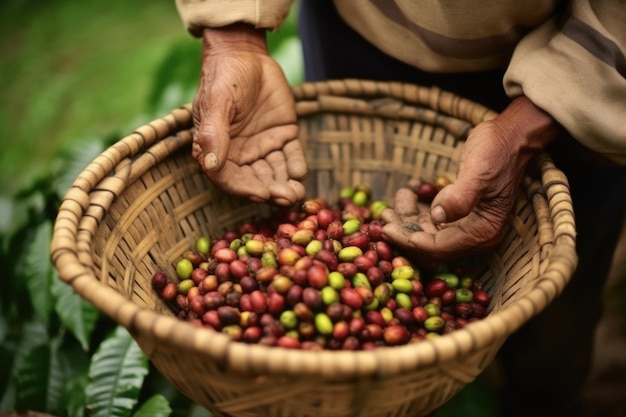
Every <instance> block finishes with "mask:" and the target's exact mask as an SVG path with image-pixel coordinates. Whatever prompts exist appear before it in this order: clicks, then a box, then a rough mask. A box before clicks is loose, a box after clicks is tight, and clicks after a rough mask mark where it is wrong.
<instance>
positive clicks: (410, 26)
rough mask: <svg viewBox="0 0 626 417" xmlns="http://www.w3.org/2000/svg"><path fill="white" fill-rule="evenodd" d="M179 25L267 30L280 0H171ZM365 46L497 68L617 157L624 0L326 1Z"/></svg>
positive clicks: (429, 60)
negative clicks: (244, 24) (247, 25)
mask: <svg viewBox="0 0 626 417" xmlns="http://www.w3.org/2000/svg"><path fill="white" fill-rule="evenodd" d="M175 1H176V4H177V8H178V10H179V13H180V15H181V18H182V20H183V22H184V24H185V25H186V27H187V28H188V29H189V30H190V31H191V32H192V33H193V34H194V35H197V34H198V33H199V32H198V31H199V30H200V29H201V28H202V27H205V26H210V27H219V26H223V25H226V24H229V23H234V22H238V21H244V22H248V23H251V24H253V25H255V26H256V27H264V28H268V29H274V28H275V27H277V26H278V25H279V24H280V21H281V20H282V19H283V18H284V16H286V15H287V14H288V12H289V7H290V5H291V2H290V1H288V0H232V1H231V0H175ZM334 4H335V6H336V8H337V11H338V12H339V14H340V16H341V17H342V18H343V19H344V20H345V22H346V23H347V24H348V25H349V26H351V27H352V28H353V29H354V30H356V31H357V32H358V33H359V34H361V36H363V37H364V38H365V39H367V40H368V41H369V42H370V43H372V44H373V45H374V46H376V47H377V48H379V49H380V50H381V51H383V52H385V53H386V54H387V55H389V56H392V57H394V58H396V59H398V60H399V61H402V62H405V63H407V64H409V65H412V66H415V67H417V68H420V69H421V70H424V71H431V72H439V73H450V72H471V71H485V70H493V69H497V68H502V69H506V70H507V72H506V75H505V78H504V80H503V83H504V86H505V88H506V91H507V94H508V95H509V96H511V97H513V96H517V95H521V94H524V95H526V96H528V97H529V98H531V100H532V101H533V102H534V103H535V104H536V105H538V106H539V107H541V108H543V109H544V110H545V111H547V112H548V113H550V114H551V115H552V116H553V117H554V118H555V119H557V120H558V121H559V122H560V123H561V124H562V125H563V126H564V127H565V128H566V129H567V130H568V131H569V132H570V133H571V134H572V135H573V136H574V137H576V138H577V139H578V140H579V141H580V142H581V143H583V144H584V145H586V146H587V147H588V148H590V149H593V150H594V151H596V152H597V153H599V154H601V155H604V156H606V157H607V158H608V159H610V160H613V161H615V162H618V163H620V164H624V165H626V123H624V120H625V119H626V79H625V74H626V58H625V51H626V2H625V1H624V0H574V1H569V2H568V1H562V0H524V1H519V0H335V1H334Z"/></svg>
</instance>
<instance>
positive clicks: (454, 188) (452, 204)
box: [430, 177, 482, 223]
mask: <svg viewBox="0 0 626 417" xmlns="http://www.w3.org/2000/svg"><path fill="white" fill-rule="evenodd" d="M481 194H482V189H481V188H480V187H479V186H478V184H477V183H476V181H471V180H465V179H464V178H463V177H459V178H458V179H457V180H456V181H455V182H453V183H452V184H449V185H447V186H445V187H444V188H442V189H441V191H439V192H438V193H437V195H436V196H435V198H434V199H433V202H432V204H431V205H430V206H431V213H430V214H431V217H432V220H433V221H434V222H435V223H450V222H453V221H456V220H459V219H461V218H463V217H465V216H467V215H468V214H470V212H471V211H472V209H473V208H474V206H476V203H477V202H478V200H479V199H480V197H481Z"/></svg>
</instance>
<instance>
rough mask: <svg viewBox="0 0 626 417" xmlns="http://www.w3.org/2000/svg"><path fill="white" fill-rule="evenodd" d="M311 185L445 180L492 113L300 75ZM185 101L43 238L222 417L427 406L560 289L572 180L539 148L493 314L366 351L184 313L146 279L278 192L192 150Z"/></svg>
mask: <svg viewBox="0 0 626 417" xmlns="http://www.w3.org/2000/svg"><path fill="white" fill-rule="evenodd" d="M293 94H294V96H295V98H296V103H297V110H298V115H299V138H300V140H301V141H302V143H303V146H304V148H305V149H306V155H307V159H308V162H309V171H310V174H309V176H308V177H307V179H306V180H305V185H306V187H307V190H308V193H309V194H310V195H311V196H322V197H326V198H328V199H329V200H330V201H333V199H335V198H336V197H337V195H338V192H339V190H340V189H341V188H342V187H344V186H347V185H356V184H369V185H371V187H372V191H373V195H374V198H384V199H386V200H388V201H391V199H392V197H393V194H394V192H395V190H396V189H397V188H399V187H401V186H404V185H406V182H407V180H408V179H410V178H420V177H422V178H427V179H432V178H434V177H435V176H436V175H438V174H445V175H447V176H449V177H450V178H452V179H454V178H455V175H456V170H457V161H458V159H459V156H460V152H461V150H462V147H463V140H464V139H465V138H466V137H467V134H468V133H469V132H470V130H471V129H472V127H473V126H475V125H476V124H478V123H480V122H481V121H483V120H488V119H490V118H493V117H494V116H495V113H494V112H492V111H490V110H488V109H486V108H484V107H483V106H481V105H478V104H476V103H473V102H471V101H468V100H466V99H463V98H460V97H458V96H455V95H453V94H450V93H447V92H443V91H440V90H438V89H437V88H425V87H420V86H415V85H409V84H401V83H384V82H372V81H364V80H336V81H328V82H317V83H305V84H302V85H300V86H296V87H293ZM192 134H193V130H192V121H191V107H190V106H189V105H186V106H184V107H181V108H179V109H175V110H173V111H172V112H171V113H170V114H168V115H166V116H165V117H163V118H161V119H158V120H155V121H153V122H151V123H149V124H147V125H144V126H141V127H139V128H138V129H137V130H136V131H134V132H133V133H131V134H130V135H128V136H126V137H124V138H122V139H120V140H119V141H118V142H117V143H115V144H114V145H113V146H111V147H110V148H109V149H107V150H106V151H104V152H103V153H102V154H101V155H99V156H98V157H97V158H96V159H95V160H94V161H93V162H92V163H91V164H89V165H88V166H87V167H86V168H85V169H84V171H83V172H81V173H80V174H79V176H78V177H77V178H76V180H75V182H74V183H73V185H72V187H71V188H70V189H69V190H68V191H67V194H66V196H65V198H64V200H63V202H62V205H61V208H60V210H59V214H58V217H57V220H56V223H55V228H54V235H53V240H52V245H51V256H52V260H53V262H54V264H55V266H56V268H57V270H58V272H59V276H60V278H61V279H62V280H63V281H65V282H66V283H67V284H69V285H71V286H72V287H73V288H74V289H75V291H76V292H77V293H78V294H80V295H81V296H82V297H84V298H85V299H86V300H88V301H89V302H91V303H93V304H94V305H95V306H96V307H97V308H99V309H100V310H101V311H103V312H104V313H106V314H107V315H108V316H110V317H111V318H112V319H113V320H115V321H116V322H118V323H120V324H121V325H123V326H124V327H126V328H127V329H128V330H129V331H130V332H131V334H132V335H133V337H134V338H135V340H136V341H137V342H138V344H139V345H140V346H141V348H142V349H143V351H144V352H145V353H146V354H147V355H148V356H149V358H150V359H151V361H152V362H153V363H154V365H155V366H156V367H157V369H159V371H160V372H161V373H162V374H163V375H165V376H166V377H167V378H168V379H169V380H170V381H172V383H174V384H175V385H176V386H177V387H178V388H179V389H180V390H181V392H183V393H184V394H186V395H187V396H189V397H190V398H191V399H193V400H194V401H196V402H198V403H200V404H202V405H203V406H205V407H207V408H208V409H209V410H211V411H212V412H213V413H215V414H216V415H220V416H241V417H246V416H250V417H253V416H254V417H256V416H285V417H287V416H290V417H300V416H302V417H304V416H325V417H352V416H361V417H368V416H370V417H392V416H394V417H400V416H423V415H426V414H427V413H429V412H430V411H432V410H433V409H435V408H437V407H439V406H441V405H442V404H443V403H445V402H446V401H447V400H449V399H450V398H451V397H452V396H453V395H454V394H455V393H457V392H458V391H459V390H460V389H461V388H462V387H463V386H464V385H466V384H467V383H469V382H471V381H473V380H474V378H476V376H478V374H480V373H481V372H482V371H484V370H485V368H486V367H487V366H488V365H489V364H490V363H491V362H492V360H493V359H494V357H495V355H496V354H497V351H498V349H499V348H500V347H501V345H502V343H504V341H505V340H506V338H507V337H508V336H509V335H510V334H511V333H513V332H514V331H515V330H517V329H518V328H519V327H520V326H521V325H523V324H524V323H525V322H526V321H527V320H528V319H529V318H531V317H532V316H534V315H536V314H537V313H539V312H540V311H541V310H542V309H543V308H545V306H546V305H547V304H548V303H550V302H551V301H552V300H553V299H554V298H555V297H557V296H558V294H559V293H560V292H561V291H562V290H563V288H564V287H565V285H566V284H567V282H568V281H569V279H570V277H571V274H572V272H573V270H574V268H575V267H576V263H577V257H576V252H575V239H576V230H575V222H574V216H573V210H572V202H571V196H570V194H569V188H568V184H567V179H566V178H565V176H564V175H563V173H562V172H561V171H560V170H558V169H557V168H556V167H555V166H554V164H553V163H552V160H551V159H550V157H549V156H548V155H545V154H543V155H541V156H539V157H537V158H536V159H535V160H534V161H533V163H532V166H531V167H529V170H528V173H527V175H526V177H525V178H524V181H523V185H522V187H520V190H519V192H518V197H517V200H516V203H515V207H514V209H513V211H512V214H511V216H510V217H509V219H508V223H507V225H506V233H505V236H504V239H503V241H502V243H501V244H500V246H499V247H498V248H497V250H496V251H494V252H493V253H492V254H490V255H489V257H488V271H487V272H486V273H485V274H484V275H483V276H482V277H481V281H482V283H483V288H484V289H485V290H486V291H487V292H488V293H489V294H490V295H491V297H492V306H491V310H490V313H489V314H488V316H487V317H486V318H484V319H482V320H480V321H479V322H475V323H472V324H470V325H468V326H466V327H465V328H463V329H460V330H456V331H454V332H452V333H450V334H448V335H446V336H444V337H440V338H437V339H432V340H428V341H424V342H421V343H418V344H412V345H407V346H400V347H393V348H379V349H376V350H374V351H363V352H334V351H333V352H331V351H322V352H309V351H299V350H286V349H282V348H269V347H264V346H258V345H247V344H243V343H238V342H233V341H231V340H230V338H229V337H228V336H226V335H224V334H221V333H216V332H212V331H209V330H206V329H198V328H196V327H193V326H192V325H190V324H188V323H185V322H182V321H181V320H179V319H177V318H176V317H175V316H174V313H173V312H172V311H171V310H170V309H169V308H168V307H167V306H166V305H165V304H164V303H163V302H162V301H161V299H160V296H159V295H158V294H157V293H156V292H155V291H154V290H152V288H151V277H152V275H153V274H154V272H156V271H158V270H162V271H165V272H166V273H168V274H169V275H170V276H172V277H173V276H175V269H174V264H175V262H176V261H177V260H178V259H179V258H180V255H181V254H182V253H184V252H185V251H186V250H189V249H191V248H193V247H194V244H195V240H196V238H197V237H198V236H200V235H204V234H209V235H212V236H218V235H219V234H221V233H222V232H224V231H225V230H227V229H231V228H233V227H235V226H237V225H239V224H241V223H242V222H244V221H246V220H250V219H253V218H258V217H262V216H264V215H267V214H269V213H270V210H271V207H270V206H268V205H264V204H258V203H251V202H249V201H247V200H243V199H240V198H237V197H233V196H230V195H228V194H225V193H224V192H223V191H221V190H220V189H218V188H217V187H215V186H214V185H213V184H212V183H211V182H210V181H209V180H208V179H207V178H206V177H205V176H204V174H203V173H202V172H201V170H200V169H199V167H198V165H197V163H196V162H195V160H193V159H192V158H191V156H190V144H191V140H192Z"/></svg>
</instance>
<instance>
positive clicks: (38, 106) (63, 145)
mask: <svg viewBox="0 0 626 417" xmlns="http://www.w3.org/2000/svg"><path fill="white" fill-rule="evenodd" d="M86 4H87V3H85V5H86ZM90 4H91V3H90ZM141 4H144V6H145V7H144V12H145V14H142V15H141V17H142V18H144V19H145V18H152V19H153V20H154V23H155V27H156V24H157V23H156V22H158V19H157V16H158V15H159V13H161V12H162V11H163V10H165V9H168V8H167V7H165V8H164V6H159V5H156V4H155V3H153V2H147V1H142V2H141ZM22 7H24V6H23V5H20V4H19V3H5V4H3V5H2V6H0V12H2V11H3V13H0V15H2V16H3V17H2V21H3V22H5V23H6V22H7V20H6V19H7V17H8V16H18V15H19V12H20V10H21V8H22ZM90 7H93V9H89V11H88V9H87V8H86V7H84V5H83V4H82V3H71V2H70V3H67V2H60V1H52V2H51V3H49V4H48V5H47V6H45V7H44V6H42V5H40V6H38V7H35V4H34V3H33V4H32V5H31V7H30V8H29V13H30V19H29V22H31V23H32V22H40V24H39V25H38V26H37V25H33V24H29V25H28V27H30V28H37V29H36V30H38V31H39V32H36V31H32V32H24V31H19V30H18V32H17V33H22V34H23V39H26V40H27V42H26V45H25V49H24V51H30V54H26V55H22V54H20V53H19V52H18V50H14V49H10V50H9V49H7V48H5V51H9V54H8V55H7V54H5V55H4V56H3V57H2V58H0V62H5V60H7V59H8V60H11V59H13V61H12V66H10V67H9V68H8V71H6V72H4V74H3V79H1V80H0V85H1V86H3V88H4V89H3V94H9V93H10V91H15V92H19V93H17V95H21V96H22V97H20V99H19V100H13V101H12V103H13V104H14V106H13V107H12V108H11V109H10V110H11V114H17V112H19V117H18V116H15V115H14V116H10V115H4V116H3V117H9V119H7V120H5V121H7V123H3V124H2V125H3V126H4V127H3V128H7V129H10V128H9V127H10V126H14V127H15V129H13V131H10V130H7V131H6V132H0V133H2V134H1V135H0V136H2V137H3V138H7V137H9V136H10V135H11V136H12V137H13V138H14V140H13V142H12V144H13V145H12V147H11V148H10V149H9V148H6V149H5V150H4V151H3V152H2V158H1V159H2V164H0V165H2V169H9V171H15V167H17V166H21V167H22V170H18V171H19V175H18V176H14V177H13V178H11V179H12V180H13V181H10V182H6V181H7V179H9V178H10V177H9V176H6V175H3V176H2V177H3V180H2V181H3V182H4V184H3V187H2V190H3V191H4V190H9V193H8V194H5V193H3V192H0V213H1V215H0V265H2V267H3V271H5V274H8V276H9V278H10V279H7V280H4V281H3V290H2V291H0V411H9V410H16V411H26V410H30V411H37V412H45V413H50V414H53V415H55V416H58V417H83V416H106V417H117V416H129V417H143V416H157V417H159V416H171V417H212V416H213V415H212V414H211V413H210V412H209V411H207V410H206V409H204V408H203V407H200V406H199V405H198V404H195V403H193V402H192V401H191V400H189V399H188V398H186V397H185V396H183V395H182V394H181V393H180V392H179V391H178V389H176V388H175V387H174V386H173V385H172V384H171V383H170V382H169V381H168V380H166V379H165V378H164V377H163V376H162V375H161V374H159V373H158V372H157V371H156V370H155V369H154V367H152V365H151V364H150V362H149V361H148V359H147V357H146V356H145V354H144V353H143V352H142V351H141V349H140V348H139V346H138V345H137V344H136V342H135V341H134V339H132V337H131V336H130V335H129V334H128V332H127V331H126V329H123V328H121V327H119V326H118V325H116V323H114V322H112V321H111V320H110V319H109V318H108V317H106V316H103V315H102V314H101V313H100V312H99V311H98V310H97V309H96V308H95V307H94V306H93V305H91V304H89V303H88V302H87V301H85V300H84V299H82V298H81V297H80V296H79V295H78V294H76V293H74V291H73V290H72V287H71V286H70V285H68V284H66V283H64V282H62V281H61V280H59V278H58V276H57V272H56V270H55V269H54V267H53V265H52V262H51V259H50V247H49V245H50V240H51V236H52V227H53V223H54V221H55V218H56V214H57V210H58V207H59V204H60V202H61V200H62V199H63V196H64V194H65V192H66V191H67V190H68V189H69V188H70V187H71V186H72V183H73V181H74V180H75V178H76V177H77V175H78V174H79V173H80V172H81V171H82V170H83V169H84V168H85V167H86V166H87V165H88V164H89V163H90V162H91V161H93V159H94V158H95V157H96V156H97V155H98V154H100V153H101V152H102V151H103V150H104V149H105V148H106V147H107V146H109V145H111V144H112V143H113V142H114V141H116V140H118V139H119V138H120V137H121V136H123V135H125V134H127V133H128V132H130V131H131V130H132V129H133V128H135V127H136V126H138V125H139V124H143V123H146V122H148V121H150V120H152V119H154V118H157V117H160V116H162V115H163V114H165V113H167V112H168V111H169V110H170V109H172V108H175V107H178V106H180V105H181V104H184V103H187V102H189V101H191V99H192V98H193V95H194V94H195V90H196V88H197V83H198V77H199V72H200V66H199V65H200V53H201V50H200V47H201V43H200V41H199V40H197V39H193V38H191V37H190V36H189V35H188V34H187V33H186V32H185V31H184V30H182V25H180V23H179V22H178V23H177V26H176V28H175V29H169V32H168V33H169V34H170V35H167V36H160V37H158V38H157V37H155V38H154V39H151V40H149V41H145V40H144V41H143V43H142V40H141V38H137V37H135V38H132V36H129V38H132V41H130V42H126V43H122V44H120V43H119V42H115V45H122V46H121V47H119V48H118V46H116V47H115V48H112V46H111V45H113V43H109V44H107V45H110V46H107V47H96V48H95V49H93V48H92V49H89V48H87V49H85V48H83V49H81V48H80V47H78V48H77V47H76V46H73V45H76V41H77V40H78V38H77V37H75V36H74V35H72V36H68V33H67V32H66V31H65V28H67V27H70V26H71V25H69V26H68V25H63V24H57V23H58V22H60V21H65V20H66V19H68V18H70V17H71V16H74V17H76V18H77V19H76V22H77V25H75V26H73V29H74V30H76V29H77V28H79V27H81V25H82V24H83V23H82V22H86V21H90V22H91V23H90V24H94V25H100V26H99V27H100V29H101V30H100V33H107V32H106V23H105V21H106V16H109V18H117V19H118V20H120V21H121V22H122V23H123V22H124V21H125V19H126V17H124V16H126V15H124V13H132V12H131V10H133V7H134V8H137V6H133V7H131V6H129V5H128V4H126V3H122V4H115V5H113V4H111V5H109V4H108V3H105V2H102V1H95V3H93V4H91V6H90ZM169 10H170V11H169V12H170V13H172V16H168V18H167V19H166V20H163V21H162V22H165V21H170V22H171V21H173V19H178V17H177V16H176V15H175V10H174V7H173V3H172V4H171V5H170V7H169ZM90 13H96V15H94V16H87V15H88V14H90ZM107 13H108V14H107ZM115 16H117V17H115ZM44 17H45V19H44ZM78 17H80V18H78ZM17 21H18V22H19V21H21V20H20V19H17ZM97 22H100V23H97ZM52 27H56V30H55V31H54V33H55V36H56V37H55V38H54V39H53V40H52V41H51V42H49V43H48V44H47V47H46V52H47V53H46V54H45V55H42V54H39V53H36V51H37V50H39V49H41V48H40V47H39V46H36V45H39V42H40V41H41V40H42V39H43V38H44V37H45V36H47V35H45V34H46V33H48V31H50V30H51V29H52ZM145 29H146V30H149V29H148V28H147V27H146V28H145ZM20 30H21V29H20ZM127 30H128V28H124V29H121V30H120V33H117V34H116V35H115V36H121V34H122V33H124V31H127ZM2 31H4V29H2ZM96 33H97V32H93V31H92V30H91V29H85V30H84V31H83V32H82V37H81V39H82V40H83V41H84V42H87V43H89V42H90V41H94V40H95V39H94V38H90V36H92V35H94V36H95V34H96ZM171 34H175V35H174V36H171ZM148 36H149V35H148ZM5 39H7V37H5ZM164 39H168V40H167V43H163V40H164ZM104 41H106V39H105V40H104ZM58 42H61V43H58ZM92 44H94V45H97V43H92ZM157 44H158V47H157V46H155V45H157ZM133 47H135V49H132V48H133ZM268 47H269V49H270V52H271V53H272V54H273V55H274V56H275V57H276V59H277V61H279V63H280V64H281V65H283V67H284V70H285V74H286V76H287V78H288V79H289V81H290V82H292V83H295V82H299V81H300V80H301V79H302V78H301V58H300V56H299V41H298V39H297V36H296V31H295V23H294V19H293V18H292V17H290V18H289V19H288V21H287V22H286V23H285V25H284V27H283V28H281V29H280V30H279V31H276V32H274V33H271V34H269V35H268ZM59 51H63V53H69V51H80V53H78V54H77V55H76V57H75V58H74V59H73V60H71V61H69V62H67V64H68V65H74V64H75V65H77V66H78V67H77V68H76V70H75V71H71V72H70V73H68V74H67V75H65V76H61V75H60V74H58V73H56V72H55V71H54V70H53V71H49V72H48V74H47V76H48V80H49V81H48V82H42V81H37V80H38V78H37V77H36V76H35V77H33V76H31V78H30V79H29V80H28V81H27V80H26V79H22V78H20V74H21V73H23V72H24V69H25V68H30V67H31V66H32V65H38V66H39V67H40V68H42V69H43V70H44V71H46V69H50V68H51V67H53V66H54V65H56V64H55V57H56V55H55V53H58V52H59ZM126 51H128V52H129V53H130V51H133V53H134V55H133V56H132V57H129V58H130V59H128V60H126V61H125V62H122V61H123V59H122V60H120V58H122V57H123V56H124V54H125V53H126ZM72 53H74V52H72ZM107 54H108V55H107ZM7 57H8V58H7ZM106 57H109V60H110V61H109V62H107V61H106V59H107V58H106ZM111 62H116V63H117V62H122V63H125V64H126V65H119V66H116V65H111ZM105 66H106V67H107V68H106V69H105V68H104V67H105ZM94 74H100V75H101V80H100V82H99V83H96V84H95V85H93V84H92V87H93V88H90V89H84V88H79V89H78V90H77V86H79V85H80V82H83V83H84V82H85V81H86V80H91V82H93V80H95V78H89V77H90V76H92V75H94ZM31 75H32V74H31ZM100 75H99V76H100ZM33 82H39V84H40V86H41V88H40V89H39V90H33V89H32V88H31V87H30V86H31V85H32V83H33ZM130 84H133V88H129V85H130ZM27 86H28V87H27ZM115 86H119V88H117V90H116V89H115ZM72 89H73V90H72ZM138 91H143V93H141V94H138ZM111 92H114V93H113V95H112V94H111ZM103 94H104V95H103ZM29 95H30V96H32V97H33V98H32V99H30V100H27V97H29ZM68 96H76V100H75V101H76V103H77V105H79V106H80V108H78V107H76V105H75V104H74V103H71V104H70V103H69V102H67V101H64V99H62V98H63V97H68ZM105 97H106V98H105ZM138 97H140V101H141V103H142V104H141V106H140V107H137V106H135V107H133V105H132V103H137V102H138ZM16 98H17V97H16ZM6 101H8V100H6ZM78 103H82V104H78ZM26 104H29V105H30V107H29V108H28V111H23V110H24V107H25V106H26ZM63 104H65V106H64V105H63ZM68 104H70V105H69V106H68ZM109 110H110V111H109ZM118 110H119V113H120V114H121V113H123V112H125V114H126V116H128V115H129V114H130V115H131V116H132V117H130V118H127V119H126V120H125V121H124V123H126V124H127V125H122V124H120V123H116V125H115V126H110V125H109V126H108V127H107V128H103V124H102V122H103V120H113V119H115V118H113V119H112V118H111V114H113V111H118ZM61 112H65V113H68V112H69V113H68V114H71V115H72V116H71V117H69V118H65V117H62V113H61ZM11 117H12V118H11ZM3 120H4V119H3ZM9 120H10V121H11V122H13V121H16V122H17V123H20V124H21V125H22V126H20V127H19V128H18V127H17V126H16V125H11V123H8V121H9ZM115 120H122V119H120V118H117V119H115ZM61 122H62V123H61ZM0 124H1V123H0ZM81 127H82V128H84V127H89V130H90V131H91V132H93V133H94V134H95V136H93V137H85V135H84V134H79V133H77V132H79V129H80V128H81ZM43 132H45V134H43ZM26 135H28V138H26ZM62 135H65V136H66V137H65V138H64V139H63V140H60V138H61V136H62ZM34 138H39V139H38V140H39V143H40V144H44V142H45V146H43V147H42V146H34V145H33V142H32V140H33V139H34ZM39 143H38V145H39ZM55 147H56V148H57V149H56V151H54V152H52V151H51V149H53V148H55ZM7 150H10V152H7ZM33 151H34V152H33ZM31 167H32V168H31ZM25 178H26V179H28V180H27V181H26V182H24V179H25ZM16 180H17V181H16ZM4 192H6V191H4Z"/></svg>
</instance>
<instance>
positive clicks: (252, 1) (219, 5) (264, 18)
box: [175, 0, 291, 37]
mask: <svg viewBox="0 0 626 417" xmlns="http://www.w3.org/2000/svg"><path fill="white" fill-rule="evenodd" d="M175 1H176V9H177V10H178V14H179V15H180V18H181V19H182V21H183V24H184V25H185V28H187V30H188V31H189V32H190V33H191V34H192V35H193V36H196V37H199V36H201V34H202V29H203V28H205V27H210V28H216V27H222V26H226V25H229V24H232V23H237V22H244V23H250V24H251V25H253V26H254V27H255V28H257V29H270V30H274V29H276V28H278V27H279V26H280V24H281V23H282V22H283V20H284V19H285V17H286V16H287V14H288V13H289V7H290V4H291V0H175Z"/></svg>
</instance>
